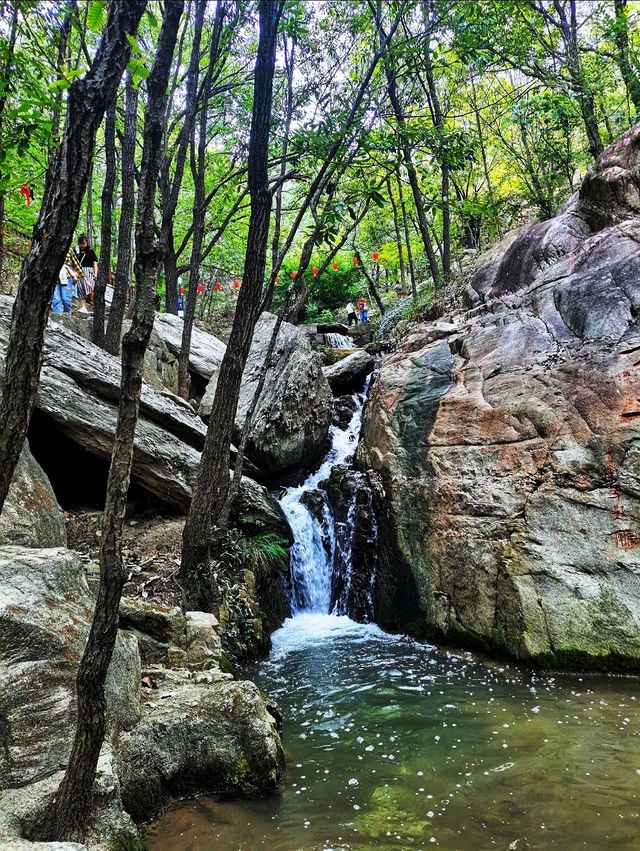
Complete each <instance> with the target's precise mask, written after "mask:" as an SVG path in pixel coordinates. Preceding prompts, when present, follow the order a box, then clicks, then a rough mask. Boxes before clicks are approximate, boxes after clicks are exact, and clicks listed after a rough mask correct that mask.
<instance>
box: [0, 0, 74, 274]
mask: <svg viewBox="0 0 640 851" xmlns="http://www.w3.org/2000/svg"><path fill="white" fill-rule="evenodd" d="M17 31H18V6H17V4H16V3H14V4H13V8H12V12H11V29H10V30H9V42H8V45H7V55H6V59H5V63H4V68H3V69H2V90H1V94H0V140H1V138H2V115H3V113H4V108H5V105H6V103H7V94H8V92H9V86H10V79H11V66H12V65H13V54H14V51H15V46H16V34H17ZM60 37H61V38H62V34H61V36H60ZM3 176H4V175H3V174H2V169H0V181H1V180H2V178H3ZM3 266H4V190H3V189H0V284H2V274H3Z"/></svg>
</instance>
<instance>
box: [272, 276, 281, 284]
mask: <svg viewBox="0 0 640 851" xmlns="http://www.w3.org/2000/svg"><path fill="white" fill-rule="evenodd" d="M279 280H280V277H279V276H278V275H276V276H275V278H274V279H273V283H274V284H277V283H278V281H279Z"/></svg>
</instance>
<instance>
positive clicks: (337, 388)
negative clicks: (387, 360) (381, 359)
mask: <svg viewBox="0 0 640 851" xmlns="http://www.w3.org/2000/svg"><path fill="white" fill-rule="evenodd" d="M374 364H375V361H374V359H373V356H372V355H370V354H368V353H367V352H365V351H359V352H354V353H353V354H352V355H349V356H348V357H346V358H343V359H342V360H339V361H337V363H334V364H332V365H331V366H325V367H324V368H323V370H322V371H323V373H324V377H325V378H326V379H327V381H328V382H329V387H331V389H332V390H333V392H334V393H335V394H336V395H337V396H340V395H341V394H343V393H353V392H355V391H356V390H361V389H362V386H363V384H364V380H365V378H366V377H367V375H369V373H370V372H373V367H374Z"/></svg>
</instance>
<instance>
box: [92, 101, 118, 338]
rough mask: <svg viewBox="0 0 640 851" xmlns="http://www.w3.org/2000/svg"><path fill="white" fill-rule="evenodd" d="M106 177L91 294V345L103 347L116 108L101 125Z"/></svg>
mask: <svg viewBox="0 0 640 851" xmlns="http://www.w3.org/2000/svg"><path fill="white" fill-rule="evenodd" d="M104 153H105V165H106V170H105V176H104V186H103V187H102V198H101V214H100V265H99V267H98V278H97V280H96V285H95V289H94V291H93V342H94V343H96V345H98V346H102V345H104V315H105V292H106V289H107V281H108V279H109V271H110V269H111V228H112V208H113V191H114V188H115V185H116V108H115V104H112V105H111V106H110V107H109V109H108V110H107V116H106V119H105V124H104Z"/></svg>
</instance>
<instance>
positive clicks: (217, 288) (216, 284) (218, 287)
mask: <svg viewBox="0 0 640 851" xmlns="http://www.w3.org/2000/svg"><path fill="white" fill-rule="evenodd" d="M213 288H214V290H215V291H216V292H217V293H219V292H222V284H220V283H215V284H214V285H213Z"/></svg>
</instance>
